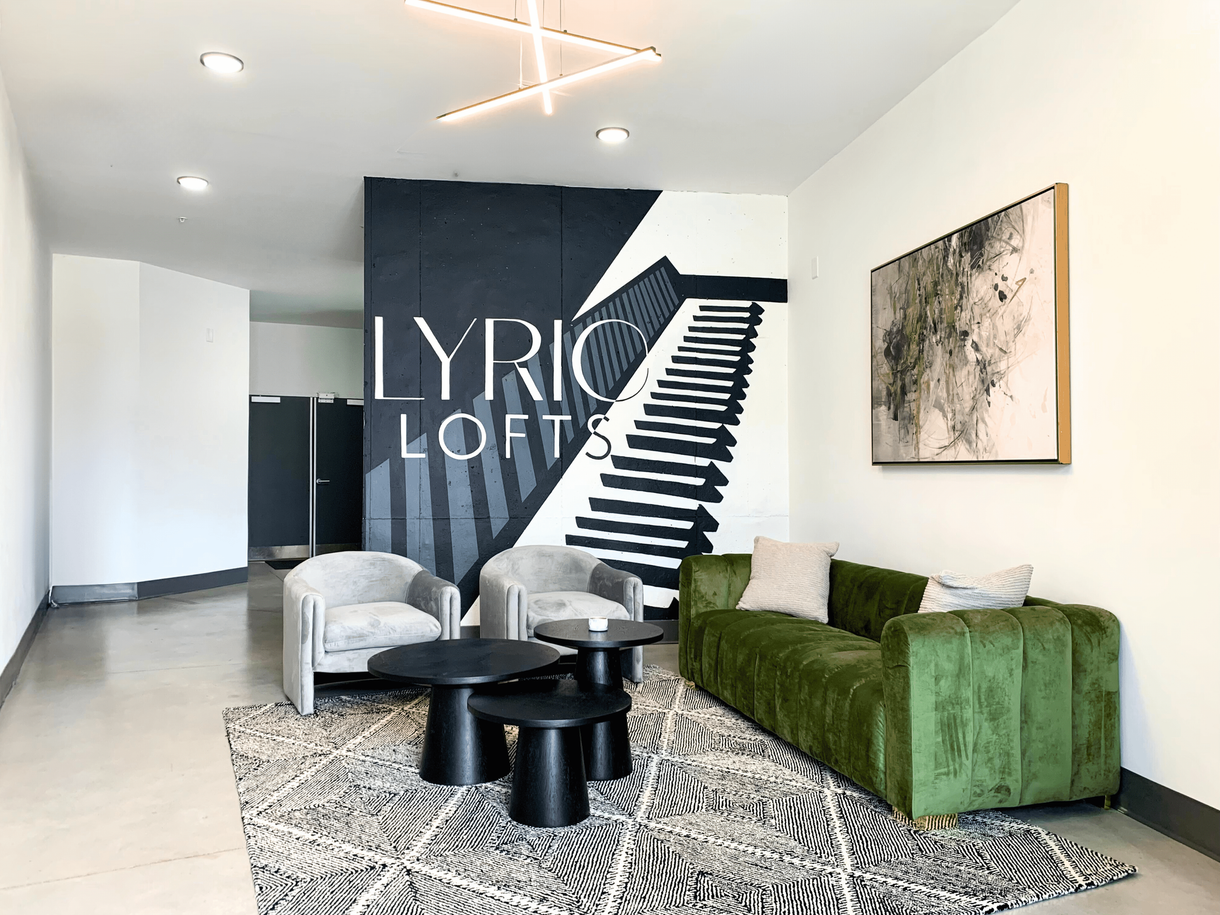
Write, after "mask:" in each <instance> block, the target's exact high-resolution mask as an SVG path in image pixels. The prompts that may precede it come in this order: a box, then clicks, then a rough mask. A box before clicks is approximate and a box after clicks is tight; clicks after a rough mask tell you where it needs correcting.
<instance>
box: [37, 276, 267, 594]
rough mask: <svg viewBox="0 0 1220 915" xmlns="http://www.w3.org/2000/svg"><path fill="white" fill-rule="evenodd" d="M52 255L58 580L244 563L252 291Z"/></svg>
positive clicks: (78, 581)
mask: <svg viewBox="0 0 1220 915" xmlns="http://www.w3.org/2000/svg"><path fill="white" fill-rule="evenodd" d="M53 260H54V263H53V274H54V281H53V341H54V342H53V347H54V405H53V422H54V447H53V456H52V466H53V478H52V499H51V505H52V508H51V514H52V523H51V542H52V561H51V580H52V582H53V583H54V584H56V585H95V584H113V583H122V582H139V581H150V580H154V579H159V578H173V577H177V576H181V575H193V574H198V573H201V572H212V571H218V570H221V569H232V568H237V567H239V566H243V565H245V563H246V477H247V459H246V449H247V442H248V437H249V433H248V428H247V421H248V420H247V417H248V397H247V389H248V372H249V362H248V360H249V329H248V328H249V318H248V315H249V293H248V292H247V291H246V290H244V289H237V288H235V287H232V286H226V285H223V284H221V283H214V282H211V281H209V280H203V279H199V278H198V277H192V276H186V275H185V274H181V273H175V272H173V271H169V270H163V269H161V268H158V267H150V266H148V265H146V264H138V263H136V262H134V261H116V260H108V259H105V258H93V257H77V256H70V255H60V254H57V255H55V256H54V259H53ZM209 330H211V333H212V340H213V342H210V343H209V342H208V341H207V334H208V331H209Z"/></svg>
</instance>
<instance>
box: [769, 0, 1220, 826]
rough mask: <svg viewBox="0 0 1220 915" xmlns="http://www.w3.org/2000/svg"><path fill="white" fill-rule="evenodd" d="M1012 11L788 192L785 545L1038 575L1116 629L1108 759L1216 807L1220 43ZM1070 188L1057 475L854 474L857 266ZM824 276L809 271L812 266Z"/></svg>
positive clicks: (1085, 8) (1158, 0)
mask: <svg viewBox="0 0 1220 915" xmlns="http://www.w3.org/2000/svg"><path fill="white" fill-rule="evenodd" d="M1217 9H1218V7H1217V5H1216V4H1215V3H1214V2H1208V0H1129V2H1125V3H1122V4H1119V5H1115V4H1113V3H1109V2H1104V0H1076V2H1073V3H1062V2H1058V0H1024V2H1022V3H1021V4H1019V5H1018V6H1017V7H1015V8H1014V9H1013V10H1012V12H1010V13H1009V14H1008V15H1007V16H1006V17H1005V18H1004V19H1002V20H1001V21H1000V22H999V23H998V24H997V25H996V26H995V27H994V28H992V29H991V30H990V31H989V32H987V33H986V34H984V35H983V36H981V37H980V38H979V39H978V40H976V41H975V42H974V43H973V44H972V45H970V46H969V47H968V48H966V49H965V50H964V51H963V52H962V53H961V54H959V55H958V56H957V57H956V58H954V59H953V60H952V61H950V62H949V63H948V64H946V65H945V66H944V67H943V68H942V69H941V70H940V71H939V72H937V73H936V74H934V75H933V76H932V77H931V78H930V79H929V80H928V81H927V82H925V83H924V84H923V85H922V86H920V87H919V88H918V89H917V90H916V91H915V92H913V93H911V95H910V96H908V97H907V98H906V99H904V100H903V101H902V102H901V103H899V104H898V105H897V106H896V107H895V108H894V109H892V110H891V111H890V112H889V113H888V114H886V115H885V117H883V118H882V119H881V120H880V121H878V122H877V123H876V124H875V125H874V126H873V127H871V128H870V129H869V130H868V131H867V132H865V133H864V134H863V135H862V136H861V137H859V138H858V139H857V140H856V141H855V142H853V143H852V144H851V145H850V146H848V147H847V148H846V149H845V150H844V151H843V152H842V153H841V154H840V155H838V156H837V157H836V158H835V159H834V160H832V161H831V162H829V163H828V164H827V165H826V166H824V167H823V168H821V169H820V170H819V171H818V172H817V173H816V174H814V175H813V176H812V177H811V178H809V179H808V180H807V181H806V182H805V183H804V184H802V185H801V186H800V188H798V189H797V191H796V192H794V194H793V195H792V196H791V198H790V217H791V235H790V240H789V242H790V251H791V271H790V274H789V276H790V278H791V293H792V303H793V304H792V310H791V327H792V336H791V340H790V359H789V361H790V363H791V379H792V396H791V401H790V403H791V407H790V417H791V439H790V454H791V479H792V536H793V539H802V540H831V539H834V540H840V541H842V544H843V546H842V549H841V550H840V553H839V555H840V556H841V557H842V558H844V559H853V560H859V561H863V562H867V563H875V564H878V565H883V566H888V567H895V568H900V569H906V570H910V571H916V572H922V573H930V572H934V571H937V570H940V569H943V568H953V569H960V570H963V571H967V572H987V571H991V570H993V569H997V568H1001V567H1004V566H1011V565H1014V564H1016V563H1019V562H1026V561H1028V562H1032V563H1033V564H1034V568H1035V574H1034V583H1033V593H1035V594H1038V595H1042V596H1045V597H1048V598H1052V599H1060V600H1069V601H1081V602H1086V603H1092V604H1097V605H1100V606H1103V607H1106V608H1108V609H1110V610H1112V611H1113V612H1114V613H1115V614H1117V615H1118V617H1119V619H1120V620H1121V622H1122V626H1123V638H1122V658H1121V671H1122V673H1121V676H1122V709H1123V711H1122V727H1123V765H1124V766H1125V767H1127V768H1129V769H1131V770H1133V771H1135V772H1138V773H1140V774H1141V775H1144V776H1146V777H1147V778H1150V779H1153V780H1155V781H1157V782H1160V783H1161V784H1163V785H1167V786H1169V787H1171V788H1173V789H1176V790H1178V791H1180V792H1183V793H1185V794H1188V795H1190V796H1191V797H1194V798H1197V799H1198V800H1200V801H1202V802H1204V803H1206V804H1209V805H1211V806H1213V807H1220V780H1218V779H1217V778H1216V775H1217V770H1216V766H1217V762H1216V761H1217V759H1220V664H1217V663H1216V646H1217V644H1220V596H1218V592H1217V590H1216V587H1215V576H1216V571H1217V569H1220V408H1218V406H1217V405H1218V404H1220V399H1218V396H1217V395H1218V394H1220V357H1218V356H1217V340H1218V339H1220V307H1218V302H1217V298H1218V296H1217V280H1216V272H1217V257H1218V252H1220V168H1218V164H1220V136H1218V132H1220V117H1218V114H1220V59H1218V49H1220V40H1218V39H1220V29H1218V22H1217ZM1055 181H1063V182H1067V183H1068V185H1069V186H1070V197H1071V203H1070V223H1071V225H1070V245H1071V249H1070V263H1071V361H1072V366H1071V380H1072V440H1073V441H1072V444H1073V459H1074V463H1073V464H1072V465H1071V466H1070V467H1064V468H1057V467H1047V466H1027V467H1020V466H1012V467H926V466H924V467H910V468H881V467H872V466H870V463H869V462H870V450H869V449H870V427H869V419H870V417H869V271H870V270H871V269H872V268H873V267H876V266H878V265H880V264H882V263H884V262H886V261H888V260H889V259H891V258H893V257H895V256H897V255H899V254H902V253H903V252H905V251H908V250H910V249H912V248H914V247H916V246H918V245H920V244H922V243H924V242H927V241H930V240H932V239H934V238H936V237H937V236H939V235H941V234H942V233H944V232H947V231H950V230H952V229H954V228H956V227H958V226H960V225H963V224H965V223H967V222H970V221H971V220H973V219H975V218H977V217H979V216H982V215H984V214H986V213H989V212H991V211H992V210H994V209H997V208H999V207H1002V206H1004V205H1006V204H1008V203H1010V202H1012V201H1014V200H1017V199H1019V198H1021V197H1023V196H1025V195H1026V194H1029V193H1031V192H1033V191H1036V190H1038V189H1040V188H1043V187H1045V186H1047V185H1049V184H1051V183H1052V182H1055ZM815 256H816V257H818V258H819V259H820V268H821V277H820V278H819V279H817V280H813V279H811V278H810V263H809V262H810V259H811V258H813V257H815Z"/></svg>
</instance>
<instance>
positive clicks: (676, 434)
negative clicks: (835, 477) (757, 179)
mask: <svg viewBox="0 0 1220 915" xmlns="http://www.w3.org/2000/svg"><path fill="white" fill-rule="evenodd" d="M786 205H787V202H786V200H785V199H784V198H782V197H766V196H746V195H724V194H701V193H678V192H668V191H667V192H657V191H633V190H611V189H591V188H561V187H549V186H536V185H512V184H475V183H466V182H437V181H406V180H394V179H380V178H376V179H375V178H370V179H367V180H366V183H365V337H366V346H365V386H366V391H365V398H366V399H365V403H366V409H365V415H366V425H365V523H364V538H365V547H366V549H371V550H386V551H391V552H395V553H400V554H403V555H406V556H409V557H410V558H412V559H414V560H416V561H418V562H420V563H422V564H423V565H424V566H425V567H426V568H429V569H432V570H433V571H435V573H436V574H437V575H439V576H441V577H442V578H446V579H449V580H451V581H454V582H456V583H457V584H458V586H459V588H460V589H461V591H462V595H463V600H464V602H465V605H466V606H467V607H469V606H471V605H475V607H474V613H472V614H469V617H470V618H468V619H467V620H465V622H466V623H467V624H472V623H477V604H476V598H477V596H478V575H479V570H480V569H481V568H482V565H483V563H484V562H485V561H486V560H487V559H489V558H491V557H492V556H494V555H495V554H496V553H499V552H500V551H502V550H505V549H508V548H509V547H512V546H515V545H518V544H525V543H552V544H568V545H570V546H575V547H580V548H581V549H584V550H587V551H589V552H591V553H593V554H595V555H597V556H598V557H600V558H601V559H603V560H604V561H606V562H608V563H609V564H611V565H613V566H615V567H617V568H622V569H629V570H631V571H633V572H635V573H636V574H638V575H639V576H640V578H641V579H642V580H643V582H644V585H645V603H646V605H647V610H646V614H647V616H649V617H650V618H654V619H667V618H675V617H676V616H677V601H676V598H677V585H678V565H679V563H680V562H681V560H682V558H683V557H685V556H688V555H691V554H695V553H705V552H727V551H735V550H740V551H747V552H748V551H749V550H750V549H751V546H752V544H753V538H754V536H755V535H756V534H765V535H767V536H771V537H776V538H779V539H787V535H788V477H787V465H788V460H787V449H788V444H787V412H788V394H787V341H786V337H787V311H786V309H787V306H786V305H785V304H783V303H784V302H786V301H787V281H786V279H785V275H786V270H787V249H786V231H787V210H786Z"/></svg>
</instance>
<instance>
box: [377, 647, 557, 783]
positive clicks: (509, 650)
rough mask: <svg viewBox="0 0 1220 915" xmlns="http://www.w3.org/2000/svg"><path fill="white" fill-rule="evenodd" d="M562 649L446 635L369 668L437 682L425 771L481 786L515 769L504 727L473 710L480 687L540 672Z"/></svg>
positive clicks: (429, 776) (380, 658) (436, 778)
mask: <svg viewBox="0 0 1220 915" xmlns="http://www.w3.org/2000/svg"><path fill="white" fill-rule="evenodd" d="M558 660H559V652H558V651H556V650H555V649H554V648H550V647H548V646H546V645H539V644H538V643H537V642H525V641H518V640H516V639H446V640H444V641H437V642H420V643H418V644H415V645H403V646H401V647H399V648H391V649H389V650H387V651H383V652H380V653H379V654H375V655H373V656H372V657H371V658H369V673H371V674H376V675H377V676H378V677H381V678H382V679H384V680H393V681H394V682H396V683H411V684H415V685H417V686H430V687H432V695H431V697H430V700H429V702H428V725H427V728H426V729H425V730H424V747H423V752H422V753H421V754H420V758H419V776H420V778H422V779H424V780H425V781H429V782H432V783H433V784H437V785H477V784H480V783H481V782H490V781H495V780H496V779H497V778H502V777H504V776H505V775H507V774H508V770H509V765H508V746H507V744H506V743H505V741H504V728H503V727H502V726H500V725H496V724H492V723H491V722H489V721H480V720H478V719H477V718H475V717H474V716H472V715H471V714H470V711H469V709H467V707H466V700H467V699H469V698H470V696H471V695H472V694H473V693H474V688H475V687H476V686H481V685H483V684H487V683H502V682H503V681H505V680H513V679H516V678H517V677H523V676H527V675H529V674H535V673H538V672H540V671H543V670H545V669H546V668H548V667H550V666H552V665H553V664H554V663H555V662H556V661H558Z"/></svg>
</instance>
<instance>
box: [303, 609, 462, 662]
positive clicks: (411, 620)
mask: <svg viewBox="0 0 1220 915" xmlns="http://www.w3.org/2000/svg"><path fill="white" fill-rule="evenodd" d="M440 635H441V624H440V622H439V621H438V620H437V619H436V618H435V617H432V616H429V615H428V614H426V613H424V611H422V610H417V609H416V608H415V607H412V606H411V605H410V604H403V603H399V602H398V601H392V600H383V601H377V602H375V603H371V604H348V605H347V606H345V607H327V608H326V628H325V629H324V630H323V632H322V647H323V648H325V649H326V650H327V651H352V650H354V649H358V648H394V647H395V646H398V645H412V644H414V643H416V642H431V641H434V640H436V639H438V638H440Z"/></svg>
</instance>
